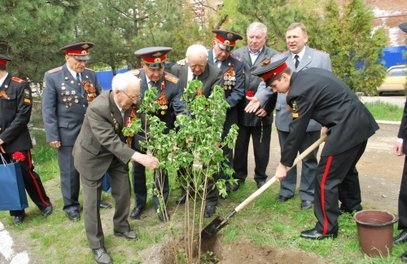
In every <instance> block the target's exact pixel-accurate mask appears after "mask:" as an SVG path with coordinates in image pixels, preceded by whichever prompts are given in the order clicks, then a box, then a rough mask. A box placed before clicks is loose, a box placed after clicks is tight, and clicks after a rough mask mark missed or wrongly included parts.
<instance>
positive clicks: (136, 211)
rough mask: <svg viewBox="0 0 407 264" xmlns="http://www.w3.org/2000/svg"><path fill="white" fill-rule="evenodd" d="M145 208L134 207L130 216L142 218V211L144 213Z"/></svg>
mask: <svg viewBox="0 0 407 264" xmlns="http://www.w3.org/2000/svg"><path fill="white" fill-rule="evenodd" d="M143 211H144V208H141V207H134V209H133V211H131V213H130V218H133V219H140V216H141V213H143Z"/></svg>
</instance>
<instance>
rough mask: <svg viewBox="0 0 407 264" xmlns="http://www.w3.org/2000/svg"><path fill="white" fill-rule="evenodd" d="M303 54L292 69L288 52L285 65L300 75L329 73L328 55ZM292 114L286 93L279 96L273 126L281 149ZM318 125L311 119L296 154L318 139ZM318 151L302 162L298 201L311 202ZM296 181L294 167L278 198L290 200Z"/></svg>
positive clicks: (314, 51) (306, 49)
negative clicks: (318, 71)
mask: <svg viewBox="0 0 407 264" xmlns="http://www.w3.org/2000/svg"><path fill="white" fill-rule="evenodd" d="M304 48H305V53H304V55H303V57H302V58H301V60H300V63H299V64H298V67H297V69H296V68H295V64H294V60H293V54H292V53H291V52H288V59H287V61H286V62H287V64H288V67H290V68H291V69H292V70H293V71H296V72H299V71H302V70H305V69H308V68H322V69H326V70H331V59H330V58H329V54H327V53H325V52H323V51H319V50H316V49H312V48H309V47H308V46H305V47H304ZM292 120H293V119H292V116H291V112H290V111H289V110H288V105H287V102H286V95H285V94H281V93H280V94H278V97H277V104H276V127H277V130H278V138H279V141H280V146H284V144H285V142H286V139H287V137H288V134H289V125H290V123H291V121H292ZM320 130H321V125H320V124H318V123H317V122H316V121H315V120H310V122H309V124H308V127H307V133H306V135H305V137H304V141H303V142H302V144H301V146H300V149H299V151H300V152H303V151H304V150H305V149H307V148H308V147H309V146H310V145H311V144H312V143H314V142H315V141H316V140H317V139H318V138H319V136H320ZM317 152H318V149H316V150H314V151H313V152H312V153H311V154H310V155H308V156H307V157H306V158H304V159H303V160H302V172H301V184H300V196H301V200H303V201H304V200H308V201H313V200H314V182H315V176H316V170H317V166H318V161H317ZM296 182H297V169H296V168H293V169H291V170H290V171H289V172H288V173H287V177H285V178H284V180H283V181H282V182H281V185H280V195H281V196H284V197H291V196H293V195H294V192H295V188H296Z"/></svg>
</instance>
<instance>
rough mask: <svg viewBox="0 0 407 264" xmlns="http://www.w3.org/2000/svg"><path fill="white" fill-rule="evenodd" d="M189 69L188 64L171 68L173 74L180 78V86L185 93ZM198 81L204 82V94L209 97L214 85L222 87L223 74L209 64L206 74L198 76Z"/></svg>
mask: <svg viewBox="0 0 407 264" xmlns="http://www.w3.org/2000/svg"><path fill="white" fill-rule="evenodd" d="M188 68H189V65H188V64H184V65H180V64H175V65H173V66H172V67H171V73H172V74H174V75H175V76H177V77H178V78H179V84H178V85H179V87H180V89H181V92H183V91H184V89H185V88H186V87H187V85H188ZM197 79H198V80H200V81H201V82H202V85H203V87H202V90H203V94H204V95H205V96H206V97H208V96H209V95H210V94H211V92H212V87H213V86H214V85H221V82H222V72H221V71H220V69H218V68H216V67H215V66H213V65H210V64H207V65H206V67H205V70H204V72H203V73H202V74H201V75H199V76H197Z"/></svg>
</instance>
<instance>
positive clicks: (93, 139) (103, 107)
mask: <svg viewBox="0 0 407 264" xmlns="http://www.w3.org/2000/svg"><path fill="white" fill-rule="evenodd" d="M128 112H129V110H127V112H126V113H125V115H128V114H129V113H128ZM122 129H123V118H122V116H121V113H120V110H119V109H118V108H117V106H116V104H115V102H114V99H113V92H112V91H111V90H110V91H104V92H102V94H101V95H100V96H98V97H97V98H96V99H95V100H94V101H93V102H92V104H91V105H90V106H89V108H88V109H87V111H86V116H85V118H84V121H83V125H82V129H81V130H80V133H79V135H78V138H77V140H76V142H75V145H74V148H73V156H74V160H75V168H76V169H77V170H78V171H79V173H80V174H81V175H82V174H84V175H92V176H94V177H95V178H94V179H89V180H99V178H100V177H102V176H103V174H104V173H105V172H106V171H107V170H108V168H109V166H110V164H111V162H112V160H113V159H114V158H116V159H118V160H120V161H121V162H122V163H123V166H126V167H127V165H126V164H127V163H128V162H129V161H130V159H131V156H132V155H133V154H134V150H132V149H131V148H130V147H128V146H127V144H126V143H125V137H124V136H123V134H122ZM89 171H92V172H94V173H92V174H90V173H89ZM84 172H87V173H84Z"/></svg>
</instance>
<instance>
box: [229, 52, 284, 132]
mask: <svg viewBox="0 0 407 264" xmlns="http://www.w3.org/2000/svg"><path fill="white" fill-rule="evenodd" d="M275 54H277V51H276V50H274V49H270V48H268V47H265V46H264V47H263V49H262V50H261V51H260V53H259V55H258V57H257V59H256V61H255V62H254V63H253V64H252V61H251V58H250V53H249V48H248V47H247V46H244V47H242V48H240V49H237V50H236V51H234V52H233V55H235V56H236V57H238V58H240V59H241V60H242V61H243V62H244V63H245V74H246V87H245V93H246V95H247V94H248V93H249V94H251V93H253V95H254V94H255V93H256V92H257V89H258V87H259V85H260V83H261V82H262V80H261V78H259V77H258V76H254V75H252V74H251V72H253V71H254V70H255V69H256V68H258V67H261V66H264V65H267V64H269V63H270V58H271V57H272V56H274V55H275ZM261 85H262V86H264V87H265V83H264V82H262V84H261ZM276 100H277V95H273V96H271V97H270V98H269V99H268V100H267V102H266V104H265V106H264V109H265V110H266V111H267V116H265V117H259V116H257V115H256V114H255V113H246V112H245V111H244V108H245V107H246V106H247V105H248V104H249V101H248V100H247V99H246V98H243V99H242V100H241V101H240V103H239V106H238V108H239V109H238V111H239V113H238V123H239V124H240V125H243V126H248V127H259V126H262V125H270V124H272V123H273V113H272V112H273V110H274V107H275V105H276Z"/></svg>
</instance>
